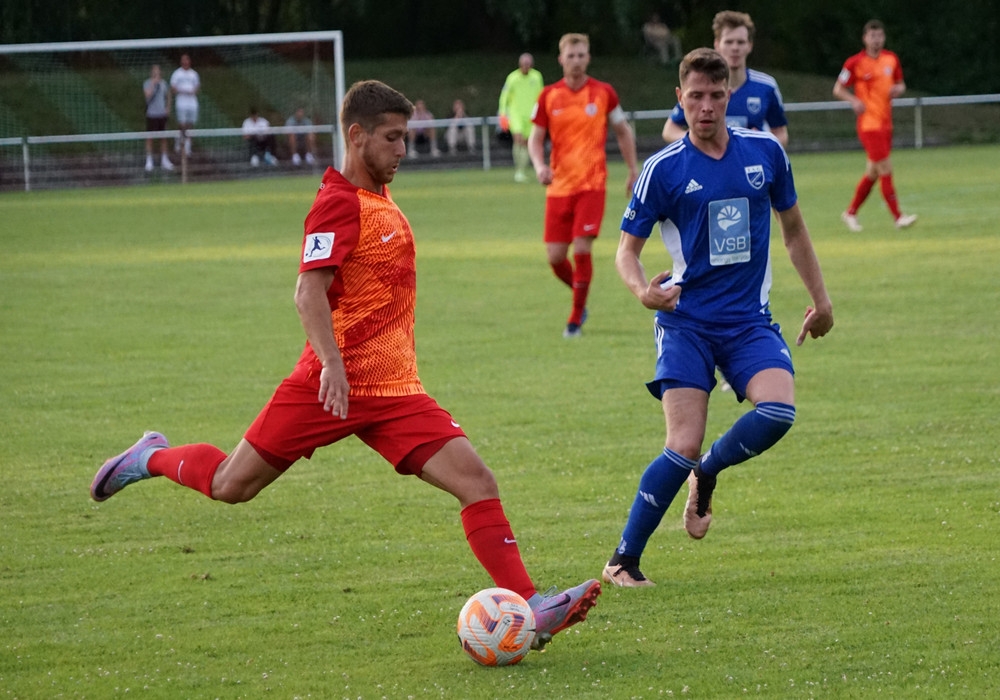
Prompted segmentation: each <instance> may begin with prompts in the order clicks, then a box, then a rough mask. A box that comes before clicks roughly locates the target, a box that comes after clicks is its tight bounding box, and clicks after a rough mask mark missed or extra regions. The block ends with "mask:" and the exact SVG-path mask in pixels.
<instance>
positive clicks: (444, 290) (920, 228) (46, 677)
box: [0, 147, 1000, 699]
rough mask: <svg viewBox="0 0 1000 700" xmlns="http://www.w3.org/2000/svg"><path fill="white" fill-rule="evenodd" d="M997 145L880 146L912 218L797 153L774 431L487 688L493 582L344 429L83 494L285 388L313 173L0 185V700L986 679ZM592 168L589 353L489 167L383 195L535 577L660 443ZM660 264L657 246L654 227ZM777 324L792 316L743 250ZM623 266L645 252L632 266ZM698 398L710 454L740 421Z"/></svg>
mask: <svg viewBox="0 0 1000 700" xmlns="http://www.w3.org/2000/svg"><path fill="white" fill-rule="evenodd" d="M998 158H1000V148H997V147H979V148H955V149H947V150H944V149H942V150H924V151H899V152H897V153H896V154H895V155H894V162H895V165H896V183H897V189H898V191H899V194H900V197H901V200H902V203H903V206H904V209H905V210H907V211H912V212H916V213H918V214H919V215H920V221H919V222H918V223H917V225H916V226H915V227H914V228H913V229H911V230H908V231H906V232H899V231H896V230H895V229H894V228H893V227H892V225H891V221H890V218H889V216H888V214H887V213H886V212H885V209H884V206H883V205H882V203H881V200H880V198H879V197H878V194H877V192H876V193H875V194H873V195H872V198H871V199H870V200H869V202H868V204H867V205H866V206H865V208H864V209H863V210H862V212H861V221H862V223H863V224H864V225H865V231H864V232H863V233H861V234H850V233H848V232H847V231H846V229H844V228H843V227H842V225H841V224H840V222H839V219H838V216H839V213H840V212H841V210H842V209H843V207H844V206H845V204H846V202H847V200H848V199H849V197H850V194H851V192H852V191H853V187H854V184H855V182H856V180H857V178H858V177H859V176H860V172H861V168H862V164H863V156H862V155H861V154H860V153H859V152H852V153H839V154H828V155H815V154H810V155H797V156H794V158H793V163H794V167H795V171H796V181H797V185H798V188H799V194H800V200H801V205H802V208H803V211H804V213H805V216H806V220H807V222H808V223H809V224H810V228H811V231H812V234H813V238H814V241H815V245H816V248H817V251H818V253H819V256H820V259H821V262H822V264H823V267H824V271H825V275H826V278H827V285H828V287H829V289H830V293H831V295H832V297H833V300H834V307H835V315H836V327H835V328H834V330H833V331H832V333H831V334H830V335H829V336H828V337H826V338H824V339H822V340H820V341H811V340H809V341H807V342H806V344H805V345H804V346H803V347H801V348H798V349H797V350H795V352H794V357H795V362H796V368H797V371H798V377H797V379H798V382H797V385H798V396H797V403H798V420H797V424H796V426H795V428H794V429H793V430H792V432H791V433H789V435H788V436H787V437H786V438H785V439H784V440H783V441H782V442H781V443H780V444H779V445H777V446H776V447H775V448H774V449H772V450H771V451H769V452H768V453H766V454H765V455H764V456H762V457H760V458H758V459H755V460H753V461H751V462H749V463H747V464H744V465H741V466H739V467H736V468H733V469H732V470H730V471H728V472H726V473H725V474H724V476H723V477H722V478H721V479H720V483H719V488H718V490H717V492H716V499H715V504H714V509H715V516H716V517H715V521H714V523H713V526H712V530H711V532H710V533H709V535H708V537H707V538H706V539H705V540H702V541H700V542H694V541H693V540H690V539H689V538H688V537H687V535H686V534H685V533H684V531H683V529H682V528H681V526H680V511H681V505H682V501H681V502H680V503H675V505H674V507H673V508H672V509H671V511H670V512H668V514H667V517H666V519H665V521H664V523H663V525H662V526H661V528H660V530H659V531H658V532H657V534H656V535H655V536H654V537H653V539H652V540H651V542H650V547H649V549H648V550H647V552H646V555H645V557H644V560H643V561H644V567H643V568H644V571H645V572H646V573H647V574H648V575H649V576H650V578H652V579H653V580H655V581H657V582H658V584H659V585H658V586H657V587H656V588H654V589H649V590H638V591H637V590H611V589H608V588H606V589H605V592H604V595H603V596H602V597H601V601H600V604H599V606H598V607H597V608H596V609H595V610H594V611H593V613H592V614H591V616H590V618H589V619H588V620H587V622H586V623H584V624H581V625H579V626H577V627H574V628H572V629H571V630H569V631H568V632H566V633H565V634H562V635H560V636H558V637H557V638H556V639H555V641H554V642H553V643H552V644H551V645H550V647H549V649H548V650H547V651H546V652H545V653H544V654H538V653H532V654H531V655H529V657H528V658H527V659H526V660H525V661H524V662H523V663H522V664H520V665H519V666H515V667H511V668H506V669H485V668H480V667H478V666H476V665H475V664H473V663H472V662H471V661H470V660H469V659H468V658H466V657H465V655H464V654H463V653H462V652H461V651H460V649H459V647H458V644H457V642H456V641H455V635H454V628H453V626H454V621H455V617H456V615H457V613H458V610H459V608H460V607H461V605H462V603H463V602H464V600H465V599H466V597H467V596H468V595H470V594H471V593H473V592H474V591H476V590H478V589H480V588H484V587H487V586H488V585H490V581H489V580H488V579H487V577H486V576H485V574H484V573H483V572H482V571H481V570H480V568H479V567H478V565H477V563H476V561H475V559H474V558H473V557H472V555H471V553H470V552H469V551H468V548H467V547H466V545H465V541H464V537H463V535H462V531H461V525H460V521H459V516H458V508H457V504H456V503H455V502H454V501H453V500H452V499H451V497H449V496H447V495H446V494H443V493H440V492H437V491H435V490H434V489H432V488H431V487H428V486H426V485H424V484H422V483H420V482H418V481H416V480H414V479H408V478H403V477H399V476H396V475H395V474H394V473H393V471H392V469H391V468H390V467H389V466H388V465H386V464H385V463H383V462H382V461H381V460H380V458H378V457H377V456H376V455H374V454H373V453H371V452H370V451H368V450H367V448H365V447H364V446H363V445H361V444H360V443H359V442H357V441H355V440H353V439H352V440H350V441H347V442H345V443H343V444H340V445H336V446H333V447H329V448H326V449H324V450H321V451H320V452H318V453H317V454H316V456H315V457H314V459H312V460H311V461H308V462H305V461H304V462H302V463H300V464H297V465H296V466H295V467H293V468H292V469H291V471H290V472H289V473H288V474H287V475H286V476H285V477H283V478H282V479H280V480H279V481H278V482H277V483H276V484H274V485H273V486H272V487H270V488H269V489H267V490H265V491H264V492H263V493H262V494H261V495H260V496H259V497H258V498H257V499H255V500H254V501H252V502H250V503H248V504H244V505H241V506H227V505H223V504H220V503H214V502H212V501H209V500H208V499H206V498H204V497H203V496H201V495H199V494H197V493H193V492H188V491H186V490H184V489H181V488H179V487H177V486H176V485H174V484H172V483H169V482H167V481H166V480H162V479H161V480H155V481H152V482H148V483H143V484H139V485H137V486H134V487H130V488H129V489H128V490H127V491H126V492H124V493H122V494H120V495H118V496H116V497H115V498H113V499H111V500H110V501H108V502H106V503H103V504H95V503H93V502H92V501H90V499H89V497H88V487H89V484H90V480H91V478H92V476H93V473H94V471H95V470H96V469H97V467H98V466H99V465H100V464H101V462H102V461H103V460H104V459H106V458H107V457H108V456H110V455H112V454H114V453H116V452H118V451H120V450H121V449H123V448H124V447H125V446H127V445H129V444H131V443H132V442H133V441H134V440H135V439H136V438H137V437H138V436H139V435H140V434H141V432H142V431H143V430H145V429H157V430H161V431H163V432H165V433H166V434H167V436H168V437H169V438H170V439H171V440H172V442H174V443H176V444H180V443H185V442H201V441H207V442H212V443H215V444H218V445H219V446H221V447H223V448H224V449H228V448H230V447H231V446H233V445H235V443H236V442H237V441H238V440H239V438H240V436H241V435H242V432H243V430H244V429H245V428H246V426H247V425H248V424H249V422H250V421H251V420H252V419H253V418H254V416H255V415H256V413H257V411H258V409H259V407H260V406H261V405H262V404H263V403H264V401H266V400H267V398H268V397H269V396H270V393H271V391H272V389H273V387H274V386H275V385H276V384H277V383H278V382H279V381H280V380H281V379H282V378H283V377H284V376H285V375H286V374H287V373H288V372H289V371H290V370H291V367H292V365H293V363H294V361H295V359H296V358H297V356H298V353H299V352H300V350H301V345H302V342H303V334H302V330H301V328H300V327H299V324H298V321H297V318H296V316H295V311H294V307H293V304H292V289H293V285H294V280H295V275H296V270H297V257H298V250H299V244H300V239H301V231H302V219H303V217H304V215H305V213H306V211H307V210H308V207H309V205H310V203H311V201H312V198H313V193H314V191H315V187H316V184H317V182H316V181H315V180H314V179H312V178H284V179H282V178H275V179H270V180H255V181H252V182H239V183H226V184H213V185H191V186H186V187H185V186H177V185H174V186H150V187H143V188H134V189H122V190H101V189H91V190H79V191H69V192H41V193H31V194H18V193H12V194H5V195H4V196H3V197H0V221H2V222H3V223H2V226H0V282H2V289H3V291H2V293H0V363H2V383H0V477H2V480H3V482H2V483H3V488H2V489H0V528H2V537H0V591H2V595H0V629H2V635H0V697H3V698H85V697H86V698H111V697H126V696H127V697H142V698H171V699H172V698H260V697H280V698H341V697H342V698H383V697H384V698H407V697H412V698H418V697H441V698H477V699H478V698H497V697H511V698H516V697H552V698H653V697H664V696H675V697H676V696H686V697H692V698H715V697H718V698H728V697H736V696H745V695H752V696H764V697H838V698H839V697H848V698H851V697H856V698H868V697H872V696H876V695H879V696H885V697H929V698H942V697H948V698H951V697H969V698H981V697H990V696H996V695H997V694H1000V629H998V626H997V623H996V608H997V600H1000V561H998V554H997V552H998V543H1000V495H998V494H1000V470H998V467H1000V448H998V446H997V435H998V430H997V416H998V405H1000V368H998V363H997V352H996V348H997V345H998V343H1000V285H998V284H997V277H996V272H997V268H998V266H1000V237H998V236H997V229H996V221H997V219H998V218H1000V204H998V202H1000V184H998V182H997V179H996V162H997V160H998ZM622 180H623V170H622V169H621V166H620V165H615V166H614V168H613V182H614V183H615V185H614V187H613V189H612V191H611V192H610V193H609V206H608V213H607V215H606V217H605V226H604V229H603V236H602V238H601V239H600V240H599V241H598V244H597V246H596V249H595V254H596V257H595V267H596V272H595V275H596V276H595V282H594V285H593V288H592V289H593V291H592V297H591V303H590V320H589V321H588V324H587V326H586V327H585V336H584V337H583V338H581V339H579V340H578V341H573V342H570V341H565V340H564V339H563V338H562V337H561V330H562V326H563V323H564V321H565V316H566V313H567V311H568V305H569V295H568V292H567V291H566V290H565V289H564V288H562V287H561V285H559V284H558V283H557V282H556V281H555V279H554V278H553V276H552V275H551V273H550V272H549V270H548V268H547V265H546V264H545V260H544V253H543V249H542V245H541V242H540V225H541V215H542V206H543V197H544V193H543V190H542V188H540V187H533V186H523V185H522V186H517V185H515V184H514V183H513V182H512V181H511V177H510V171H509V170H505V169H504V170H495V171H492V172H489V173H482V172H477V171H461V172H458V171H455V172H433V173H430V172H421V173H407V172H406V171H405V169H404V172H402V173H401V174H400V175H399V176H398V178H397V182H396V183H395V186H394V193H395V197H396V199H397V200H398V202H399V203H400V205H401V206H402V208H403V210H404V211H405V212H406V213H407V214H408V216H409V218H410V220H411V223H412V224H413V227H414V230H415V232H416V235H417V238H418V267H419V270H420V274H419V280H420V283H419V301H418V307H417V342H418V346H419V352H420V357H421V376H422V378H423V380H424V384H425V385H426V386H427V388H428V391H429V392H430V393H431V394H432V395H433V396H435V397H436V398H437V399H438V400H439V401H440V402H441V403H442V404H443V405H444V406H445V407H447V408H448V409H449V410H451V411H452V413H453V414H454V415H455V416H456V418H457V419H458V420H460V421H461V422H462V424H463V426H464V427H465V429H466V430H467V432H468V433H469V435H470V437H471V438H472V440H473V442H474V443H475V444H476V445H477V446H478V448H479V450H480V452H481V453H482V455H483V456H484V458H485V459H486V461H487V463H489V464H490V465H491V467H492V468H493V469H494V470H495V471H496V473H497V475H498V478H499V481H500V484H501V490H502V494H503V496H504V499H505V504H506V508H507V512H508V515H509V517H510V519H511V522H512V524H513V526H514V529H515V532H516V533H517V534H518V538H519V541H520V543H521V547H522V552H523V554H524V557H525V560H526V562H527V565H528V568H529V570H530V571H531V573H532V576H533V577H534V579H535V580H536V582H537V584H538V585H539V587H541V588H543V589H544V588H547V587H548V586H550V585H558V586H560V587H564V586H568V585H573V584H576V583H578V582H579V581H581V580H583V579H585V578H590V577H595V576H597V575H599V573H600V570H601V567H602V565H603V564H604V562H605V560H606V559H607V557H608V555H609V554H610V553H611V551H612V549H613V547H614V546H615V545H616V544H617V541H618V537H619V535H620V532H621V527H622V525H623V524H624V520H625V517H626V514H627V511H628V508H629V506H630V504H631V500H632V497H633V495H634V492H635V487H636V484H637V481H638V478H639V475H640V473H641V472H642V470H643V468H644V467H645V465H646V464H647V463H648V462H649V460H650V459H652V457H654V456H655V455H656V454H657V453H658V452H659V450H660V449H661V448H662V444H663V442H662V441H663V419H662V415H661V412H660V408H659V406H658V404H657V403H656V401H654V400H653V399H652V398H650V396H649V395H648V394H647V393H646V390H645V388H644V387H643V384H642V382H643V381H644V380H645V379H646V378H647V377H648V376H649V374H650V372H651V371H652V366H653V360H654V350H653V344H652V338H651V332H650V331H651V314H650V312H647V311H645V310H644V309H642V308H641V307H640V306H639V304H638V302H637V301H635V300H634V299H633V298H632V297H631V296H630V294H629V293H628V292H627V290H626V289H625V288H624V286H623V285H622V284H621V283H620V281H619V280H618V279H617V276H616V273H615V271H614V268H613V263H612V258H613V252H614V249H615V246H616V243H617V228H618V216H619V215H620V212H621V210H622V209H623V208H624V204H625V196H624V192H623V191H619V188H618V183H620V182H622ZM654 243H655V241H654ZM775 245H776V248H775V250H774V261H775V265H774V267H775V285H774V286H775V289H774V293H773V295H772V302H773V308H774V312H775V316H776V318H777V320H778V321H779V322H781V323H782V324H783V325H784V327H785V332H786V337H794V335H795V334H796V332H797V328H798V323H799V321H800V319H801V317H802V313H803V309H804V307H805V306H806V304H807V303H808V298H807V296H806V295H805V292H804V290H803V289H802V287H801V284H800V283H799V281H798V278H797V277H796V276H795V274H794V271H793V270H792V268H791V265H790V263H789V262H788V259H787V256H786V255H785V254H784V251H783V249H782V248H781V245H780V238H779V237H778V236H777V235H775ZM645 259H646V261H647V266H648V267H649V268H650V269H656V268H657V267H658V266H663V267H667V266H668V263H667V261H666V254H665V253H663V252H662V249H661V248H660V246H659V245H650V246H648V247H647V253H646V256H645ZM744 410H745V407H744V406H740V405H737V404H736V403H735V401H734V400H733V398H732V395H731V394H722V395H716V396H713V399H712V407H711V415H710V422H709V439H714V437H715V436H716V435H718V434H719V433H721V432H722V431H723V430H725V429H726V428H727V427H728V426H729V425H730V424H731V423H732V421H733V420H735V419H736V417H737V416H739V415H740V414H741V413H742V412H743V411H744Z"/></svg>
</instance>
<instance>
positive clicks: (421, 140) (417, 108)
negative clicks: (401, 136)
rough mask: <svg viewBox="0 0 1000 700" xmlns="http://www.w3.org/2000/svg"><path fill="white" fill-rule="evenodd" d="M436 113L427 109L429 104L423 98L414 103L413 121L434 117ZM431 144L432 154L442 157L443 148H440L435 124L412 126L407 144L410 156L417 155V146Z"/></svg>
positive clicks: (411, 118)
mask: <svg viewBox="0 0 1000 700" xmlns="http://www.w3.org/2000/svg"><path fill="white" fill-rule="evenodd" d="M433 118H434V115H433V114H431V112H430V110H429V109H427V105H426V104H425V103H424V101H423V100H417V101H416V102H414V103H413V116H412V117H410V120H411V121H424V120H430V119H433ZM428 144H430V149H431V155H432V156H434V157H435V158H440V157H441V150H440V149H439V148H438V144H437V129H435V128H434V127H433V126H422V127H416V128H414V127H412V126H411V127H410V133H409V135H408V136H407V145H408V152H409V156H410V158H416V157H417V146H425V145H428Z"/></svg>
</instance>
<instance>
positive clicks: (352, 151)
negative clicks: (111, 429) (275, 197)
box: [90, 80, 601, 648]
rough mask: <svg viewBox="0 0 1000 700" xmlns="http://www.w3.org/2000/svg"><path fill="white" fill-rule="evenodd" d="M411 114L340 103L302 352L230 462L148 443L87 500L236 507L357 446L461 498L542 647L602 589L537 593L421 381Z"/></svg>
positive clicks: (480, 469) (310, 264)
mask: <svg viewBox="0 0 1000 700" xmlns="http://www.w3.org/2000/svg"><path fill="white" fill-rule="evenodd" d="M412 114H413V105H411V104H410V102H409V101H408V100H407V99H406V98H405V97H404V96H403V95H401V94H400V93H398V92H396V91H395V90H393V89H392V88H390V87H389V86H388V85H385V84H384V83H380V82H378V81H374V80H369V81H364V82H360V83H355V85H354V86H352V87H351V89H350V90H349V91H348V93H347V95H346V96H345V97H344V106H343V110H342V114H341V128H342V129H343V133H344V138H345V140H346V143H347V152H346V155H345V158H344V167H343V170H342V171H341V172H337V171H336V170H334V169H332V168H328V169H327V170H326V173H325V174H324V176H323V183H322V184H321V185H320V188H319V193H318V194H317V195H316V200H315V202H314V203H313V205H312V209H311V210H310V212H309V215H308V216H307V217H306V222H305V236H304V239H303V245H302V258H301V260H300V264H299V276H298V282H297V284H296V288H295V306H296V308H297V310H298V314H299V318H300V320H301V322H302V326H303V328H304V329H305V332H306V336H307V337H308V342H307V343H306V346H305V349H304V350H303V352H302V355H301V357H300V358H299V361H298V364H297V365H296V366H295V369H294V370H293V371H292V373H291V375H289V376H288V377H287V378H286V379H285V380H284V381H283V382H282V383H281V384H280V385H279V386H278V388H277V389H276V390H275V393H274V395H273V396H272V398H271V400H270V401H269V402H268V404H267V405H266V406H265V407H264V409H263V410H262V411H261V412H260V414H259V415H258V416H257V419H256V420H255V421H254V422H253V424H252V425H251V426H250V428H249V429H248V430H247V431H246V433H245V434H244V437H243V439H242V440H241V441H240V443H239V444H238V445H237V446H236V448H235V449H234V450H233V452H231V453H230V454H228V455H227V454H225V453H224V452H223V451H222V450H220V449H218V448H217V447H214V446H212V445H208V444H194V445H183V446H180V447H170V446H169V444H168V443H167V439H166V438H165V437H164V436H163V435H161V434H160V433H155V432H149V433H146V434H145V435H144V436H143V437H142V438H141V439H140V440H139V441H138V442H137V443H136V444H135V445H133V446H132V447H130V448H129V449H128V450H126V451H125V452H123V453H122V454H120V455H118V456H116V457H112V458H111V459H109V460H108V461H107V462H105V463H104V466H102V467H101V469H100V470H99V471H98V472H97V475H96V476H95V477H94V481H93V484H92V485H91V490H90V492H91V496H92V497H93V499H94V500H96V501H104V500H107V499H108V498H110V497H111V496H113V495H114V494H115V493H117V492H118V491H120V490H121V489H123V488H124V487H125V486H127V485H129V484H131V483H133V482H135V481H139V480H142V479H148V478H150V477H152V476H165V477H167V478H168V479H170V480H171V481H175V482H177V483H178V484H180V485H182V486H187V487H188V488H190V489H194V490H196V491H201V492H202V493H204V494H205V495H206V496H208V497H209V498H212V499H215V500H219V501H225V502H227V503H240V502H244V501H249V500H250V499H252V498H253V497H254V496H256V495H257V494H258V493H260V491H261V490H262V489H264V488H265V487H266V486H267V485H268V484H270V483H272V482H273V481H274V480H275V479H277V478H278V477H279V476H281V475H282V474H283V473H284V472H285V471H287V470H288V468H289V467H291V465H292V464H293V463H295V462H296V461H297V460H298V459H299V458H301V457H306V458H309V457H311V456H312V454H313V452H314V451H315V450H316V449H317V448H319V447H322V446H324V445H330V444H332V443H334V442H337V441H338V440H341V439H343V438H345V437H347V436H349V435H357V436H358V438H359V439H361V440H362V441H363V442H364V443H365V444H367V445H368V446H370V447H371V448H372V449H374V450H375V451H376V452H378V453H379V454H380V455H382V456H383V457H384V458H385V459H386V460H387V461H388V462H389V463H391V464H392V465H393V466H394V467H395V469H396V471H397V472H399V473H400V474H412V475H414V476H416V477H418V478H419V479H421V480H423V481H425V482H427V483H429V484H431V485H432V486H436V487H438V488H440V489H442V490H444V491H447V492H448V493H450V494H452V495H453V496H455V498H457V499H458V501H459V503H460V505H461V507H462V511H461V518H462V525H463V527H464V529H465V536H466V539H467V540H468V542H469V546H470V547H471V548H472V551H473V554H475V556H476V558H477V559H478V560H479V562H480V563H481V564H482V565H483V568H485V569H486V571H487V573H488V574H489V575H490V577H491V578H492V579H493V581H494V583H495V585H497V586H501V587H503V588H508V589H511V590H513V591H515V592H516V593H518V594H520V595H521V596H523V597H524V598H525V599H526V600H527V601H528V603H529V604H530V605H531V607H532V609H533V611H534V614H535V625H536V637H535V643H534V645H533V646H534V647H535V648H541V647H542V646H544V645H545V644H546V643H547V642H548V641H549V640H550V639H551V638H552V635H553V634H555V633H556V632H559V631H560V630H562V629H565V628H566V627H569V626H570V625H573V624H575V623H577V622H580V621H581V620H583V619H584V618H585V617H586V616H587V612H588V611H589V610H590V608H591V607H593V606H594V605H595V604H596V602H597V596H598V595H599V594H600V592H601V586H600V583H599V582H598V581H596V580H593V579H592V580H590V581H586V582H584V583H582V584H580V585H579V586H576V587H575V588H571V589H569V590H567V591H565V592H563V593H560V594H557V595H554V596H547V597H546V596H542V595H541V594H539V593H538V591H537V590H536V589H535V587H534V585H533V583H532V581H531V579H530V578H529V576H528V573H527V571H526V570H525V568H524V564H523V562H522V560H521V554H520V551H519V549H518V546H517V543H516V540H515V539H514V535H513V533H512V532H511V527H510V523H509V522H508V521H507V517H506V516H505V515H504V510H503V507H502V506H501V504H500V496H499V490H498V488H497V483H496V479H495V478H494V476H493V472H492V471H490V469H489V468H488V467H487V466H486V465H485V464H484V463H483V461H482V459H480V457H479V455H478V454H477V453H476V451H475V449H474V448H473V447H472V444H471V443H470V442H469V440H468V438H467V437H466V436H465V433H464V432H463V431H462V429H461V428H460V427H459V425H458V423H456V422H455V421H454V420H453V419H452V417H451V415H449V414H448V412H447V411H445V410H444V409H443V408H441V407H440V406H439V405H438V404H437V402H436V401H434V399H432V398H431V397H430V396H428V395H427V394H426V393H425V391H424V388H423V386H422V385H421V383H420V379H419V378H418V376H417V358H416V350H415V343H414V336H413V330H414V308H415V304H416V268H415V248H414V238H413V232H412V230H411V229H410V224H409V222H408V221H407V220H406V217H405V216H403V213H402V212H401V211H400V210H399V208H398V207H397V206H396V204H395V202H393V200H392V197H391V195H390V193H389V188H388V187H387V185H388V183H390V182H392V180H393V178H394V177H395V175H396V171H397V170H398V168H399V163H400V160H401V159H403V158H404V157H405V156H406V137H407V126H406V124H407V121H408V120H409V118H410V117H411V116H412ZM344 541H350V540H349V538H347V537H345V538H344ZM373 564H374V563H373Z"/></svg>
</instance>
